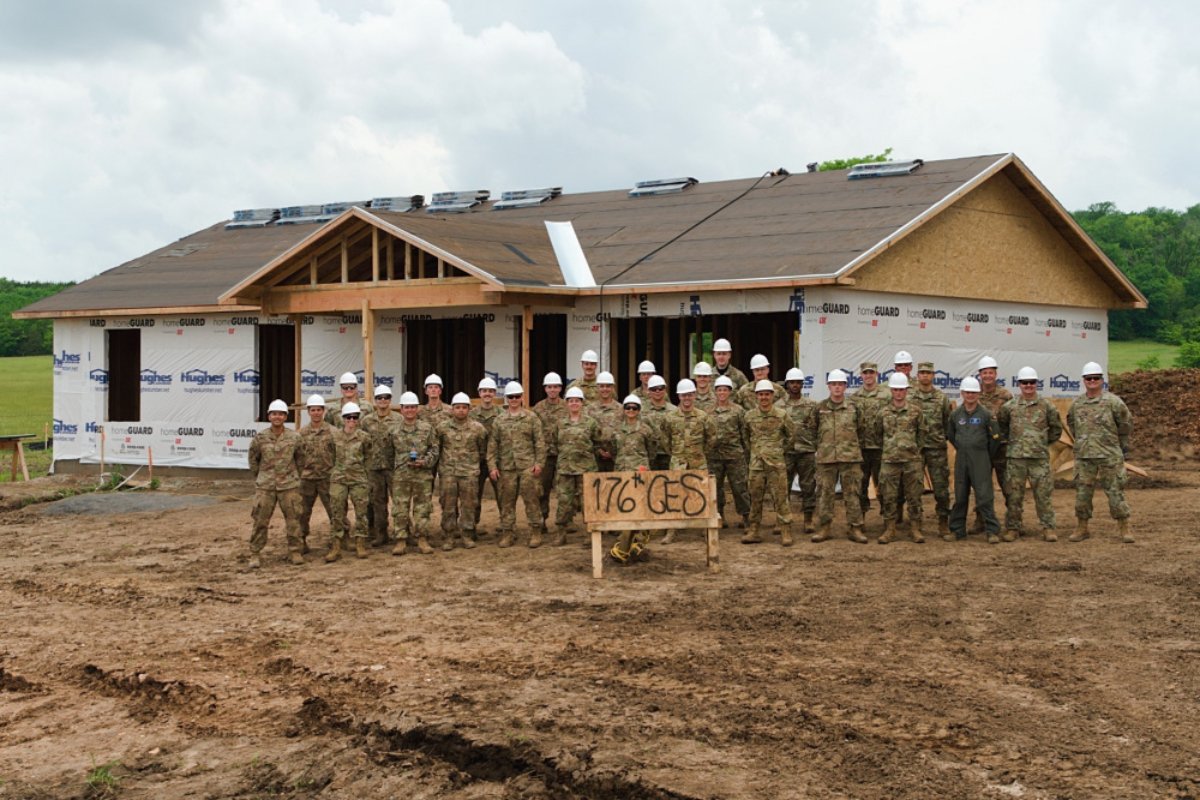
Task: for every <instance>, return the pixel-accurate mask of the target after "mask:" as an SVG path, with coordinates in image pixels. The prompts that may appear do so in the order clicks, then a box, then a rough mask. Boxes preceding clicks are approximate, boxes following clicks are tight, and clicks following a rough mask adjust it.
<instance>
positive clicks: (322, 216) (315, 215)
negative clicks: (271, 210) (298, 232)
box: [275, 200, 366, 225]
mask: <svg viewBox="0 0 1200 800" xmlns="http://www.w3.org/2000/svg"><path fill="white" fill-rule="evenodd" d="M364 205H366V202H364V201H362V200H355V201H351V202H345V203H325V204H324V205H311V206H288V207H287V208H284V209H280V213H279V221H278V222H276V223H275V224H276V225H305V224H308V223H310V222H329V220H331V219H333V218H334V217H336V216H337V215H338V214H341V213H343V212H345V211H347V210H349V209H351V208H353V207H354V206H364Z"/></svg>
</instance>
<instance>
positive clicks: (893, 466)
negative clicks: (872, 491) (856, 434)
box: [879, 461, 925, 526]
mask: <svg viewBox="0 0 1200 800" xmlns="http://www.w3.org/2000/svg"><path fill="white" fill-rule="evenodd" d="M924 491H925V465H924V463H923V462H921V461H885V462H883V463H882V464H881V465H880V466H879V498H880V500H881V501H882V502H883V518H884V519H890V520H891V521H893V522H897V521H899V519H900V505H901V503H903V504H904V505H905V506H906V507H907V508H908V518H909V519H910V520H912V521H913V522H915V523H916V524H917V525H918V526H920V524H921V493H922V492H924Z"/></svg>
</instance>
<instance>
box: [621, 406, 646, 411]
mask: <svg viewBox="0 0 1200 800" xmlns="http://www.w3.org/2000/svg"><path fill="white" fill-rule="evenodd" d="M625 410H626V411H641V410H642V407H641V406H635V405H628V406H625Z"/></svg>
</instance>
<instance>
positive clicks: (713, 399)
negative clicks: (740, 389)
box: [696, 386, 717, 413]
mask: <svg viewBox="0 0 1200 800" xmlns="http://www.w3.org/2000/svg"><path fill="white" fill-rule="evenodd" d="M716 406H717V394H716V392H714V391H713V389H712V387H711V386H710V387H708V391H707V392H701V391H700V390H699V389H697V390H696V408H698V409H700V410H701V411H704V412H706V413H711V412H712V410H713V409H714V408H716Z"/></svg>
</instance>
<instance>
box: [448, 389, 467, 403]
mask: <svg viewBox="0 0 1200 800" xmlns="http://www.w3.org/2000/svg"><path fill="white" fill-rule="evenodd" d="M450 405H452V406H459V405H463V406H469V405H471V398H470V397H468V396H467V393H466V392H459V393H458V394H456V395H454V397H453V398H451V400H450Z"/></svg>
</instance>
